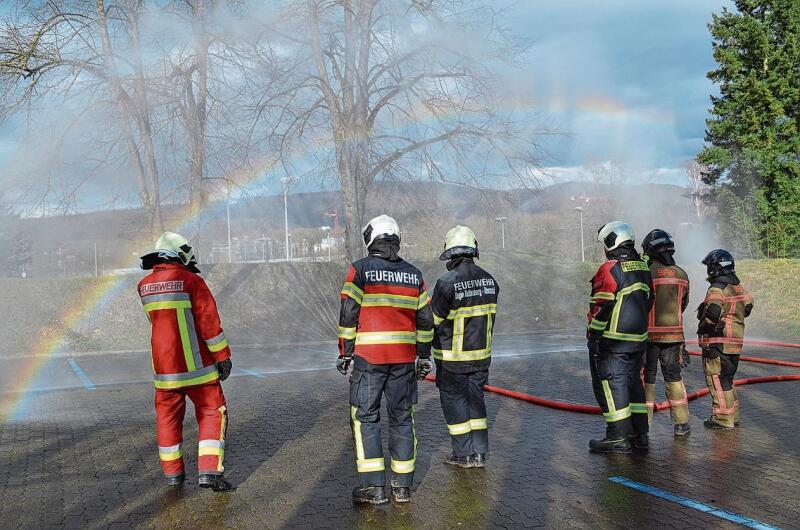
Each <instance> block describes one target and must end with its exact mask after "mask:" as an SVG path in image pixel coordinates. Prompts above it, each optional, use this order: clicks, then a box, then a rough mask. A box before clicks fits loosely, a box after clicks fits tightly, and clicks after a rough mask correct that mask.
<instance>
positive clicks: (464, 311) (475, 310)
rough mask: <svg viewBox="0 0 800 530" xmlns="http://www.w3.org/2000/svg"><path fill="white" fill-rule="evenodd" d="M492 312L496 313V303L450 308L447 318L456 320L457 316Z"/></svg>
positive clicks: (472, 315) (466, 316) (479, 315)
mask: <svg viewBox="0 0 800 530" xmlns="http://www.w3.org/2000/svg"><path fill="white" fill-rule="evenodd" d="M494 313H497V304H482V305H473V306H469V307H459V308H456V309H452V310H450V314H448V315H447V318H448V319H449V320H456V319H458V318H469V317H482V316H485V315H491V314H494Z"/></svg>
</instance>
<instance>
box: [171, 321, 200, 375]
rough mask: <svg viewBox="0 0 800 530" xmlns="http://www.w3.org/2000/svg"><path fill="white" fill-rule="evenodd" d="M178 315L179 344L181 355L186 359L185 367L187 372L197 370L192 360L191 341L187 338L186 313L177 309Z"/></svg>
mask: <svg viewBox="0 0 800 530" xmlns="http://www.w3.org/2000/svg"><path fill="white" fill-rule="evenodd" d="M176 314H177V315H178V330H179V331H180V334H181V346H182V347H183V357H184V359H186V367H187V368H188V370H187V371H188V372H194V371H195V370H197V368H198V367H197V365H196V364H195V362H194V352H193V351H192V342H191V340H190V339H189V326H188V325H187V324H186V313H184V312H183V311H177V313H176Z"/></svg>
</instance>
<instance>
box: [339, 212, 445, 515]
mask: <svg viewBox="0 0 800 530" xmlns="http://www.w3.org/2000/svg"><path fill="white" fill-rule="evenodd" d="M363 235H364V244H365V245H366V246H367V251H368V253H369V255H368V256H367V257H366V258H363V259H360V260H358V261H356V262H355V263H353V264H352V265H351V266H350V269H349V270H348V271H347V277H346V278H345V282H344V287H343V288H342V292H341V300H342V306H341V312H340V315H339V360H338V361H337V362H336V368H337V369H338V370H339V371H340V372H341V373H342V374H343V375H346V374H347V371H348V368H349V366H350V364H351V363H352V364H353V371H352V374H351V376H350V422H351V427H352V429H353V438H354V440H355V451H356V469H357V470H358V477H359V482H360V485H359V486H357V487H356V488H355V489H354V490H353V501H354V502H357V503H371V504H382V503H385V502H388V500H389V499H388V496H387V494H386V490H385V486H386V479H385V468H386V463H385V460H384V456H383V448H382V444H381V424H380V408H381V396H382V395H385V396H386V405H387V406H386V408H387V412H388V414H389V452H390V456H391V470H392V481H391V485H392V494H393V496H394V499H395V501H396V502H408V501H409V500H411V494H410V487H411V484H412V482H413V478H414V466H415V463H416V457H417V439H416V434H415V430H414V407H415V406H416V403H417V379H418V378H419V379H421V378H423V377H424V376H425V375H427V374H428V373H430V371H431V370H432V368H433V363H432V362H431V361H430V355H431V342H432V341H433V314H432V313H431V308H430V298H429V296H428V292H427V290H426V287H425V282H424V281H423V280H422V273H421V272H420V271H419V269H417V268H416V267H414V266H413V265H411V264H410V263H408V262H406V261H404V260H403V259H402V258H400V257H399V256H398V252H399V250H400V229H399V227H398V226H397V222H395V220H394V219H392V218H391V217H389V216H386V215H381V216H378V217H376V218H374V219H372V220H371V221H370V222H369V224H368V225H367V226H366V227H365V228H364V234H363Z"/></svg>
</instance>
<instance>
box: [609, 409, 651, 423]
mask: <svg viewBox="0 0 800 530" xmlns="http://www.w3.org/2000/svg"><path fill="white" fill-rule="evenodd" d="M645 412H646V411H645ZM603 417H604V418H605V419H606V421H607V422H608V423H612V422H615V421H619V420H624V419H625V418H630V417H631V408H630V407H625V408H624V409H620V410H618V411H616V412H604V413H603Z"/></svg>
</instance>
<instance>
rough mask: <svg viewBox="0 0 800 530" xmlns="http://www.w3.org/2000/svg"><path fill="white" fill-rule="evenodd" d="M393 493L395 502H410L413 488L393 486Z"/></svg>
mask: <svg viewBox="0 0 800 530" xmlns="http://www.w3.org/2000/svg"><path fill="white" fill-rule="evenodd" d="M392 495H394V501H395V502H409V501H410V500H411V488H404V487H402V486H392Z"/></svg>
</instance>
